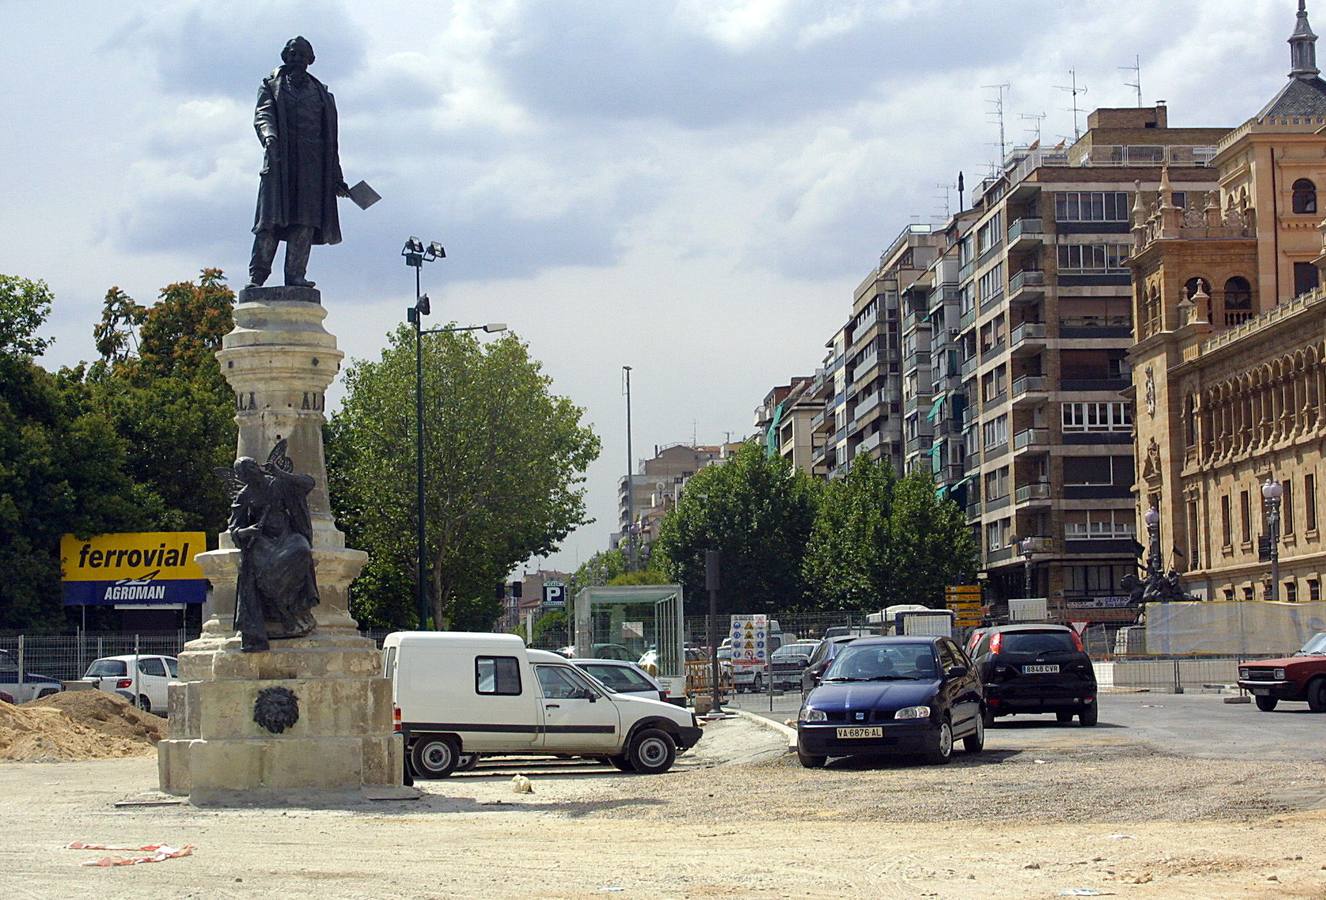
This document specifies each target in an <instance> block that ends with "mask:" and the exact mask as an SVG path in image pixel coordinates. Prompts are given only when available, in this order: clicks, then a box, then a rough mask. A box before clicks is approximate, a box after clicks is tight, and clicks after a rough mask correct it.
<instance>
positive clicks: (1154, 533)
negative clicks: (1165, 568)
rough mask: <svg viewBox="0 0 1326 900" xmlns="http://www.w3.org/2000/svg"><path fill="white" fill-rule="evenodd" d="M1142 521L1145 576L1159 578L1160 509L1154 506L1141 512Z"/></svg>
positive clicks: (1160, 563)
mask: <svg viewBox="0 0 1326 900" xmlns="http://www.w3.org/2000/svg"><path fill="white" fill-rule="evenodd" d="M1142 521H1143V522H1144V523H1145V524H1146V534H1147V551H1146V574H1147V578H1148V579H1155V578H1159V577H1160V575H1161V565H1162V562H1161V559H1160V510H1158V509H1156V508H1155V507H1154V506H1153V507H1151V508H1150V509H1148V510H1147V511H1146V512H1145V513H1144V514H1143V516H1142Z"/></svg>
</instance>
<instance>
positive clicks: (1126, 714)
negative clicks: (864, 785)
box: [733, 693, 1326, 762]
mask: <svg viewBox="0 0 1326 900" xmlns="http://www.w3.org/2000/svg"><path fill="white" fill-rule="evenodd" d="M1227 696H1229V695H1228V694H1214V693H1210V694H1206V693H1201V694H1199V693H1188V694H1151V693H1143V694H1101V695H1100V724H1099V725H1097V726H1096V727H1095V728H1094V729H1083V728H1082V727H1081V726H1079V725H1078V724H1077V723H1076V721H1074V723H1073V724H1071V725H1060V724H1059V723H1057V722H1056V721H1055V720H1054V716H1012V717H1009V718H1002V719H998V720H997V721H996V722H995V726H994V728H992V729H990V730H989V731H987V732H986V737H985V746H986V748H987V749H992V750H997V749H1006V748H1027V747H1046V748H1051V747H1054V748H1058V747H1064V746H1071V745H1073V744H1075V743H1078V742H1079V741H1080V739H1081V736H1082V732H1083V731H1092V732H1093V734H1092V737H1093V738H1106V737H1107V736H1108V739H1110V740H1111V741H1115V740H1117V741H1119V742H1123V743H1138V744H1146V745H1150V746H1152V747H1155V748H1156V749H1158V750H1163V751H1168V752H1170V753H1175V754H1179V755H1181V756H1189V757H1194V758H1199V759H1243V760H1263V759H1266V760H1307V761H1316V762H1326V714H1315V713H1311V712H1309V711H1308V706H1307V704H1306V703H1287V702H1281V704H1280V706H1279V707H1278V708H1277V709H1276V710H1275V712H1269V713H1266V712H1262V711H1260V710H1259V709H1257V707H1256V706H1255V705H1253V704H1251V703H1225V702H1224V699H1225V697H1227ZM733 705H736V706H738V707H740V708H741V709H744V710H747V711H749V712H753V713H756V714H758V715H761V716H764V717H766V718H770V719H773V720H774V721H776V722H785V721H786V720H788V719H795V718H796V714H797V710H798V709H799V708H800V706H801V697H800V695H799V694H783V695H781V696H777V697H775V698H774V700H773V711H772V712H771V711H770V709H769V697H768V695H767V694H760V695H754V694H739V695H738V696H737V699H736V703H735V704H733Z"/></svg>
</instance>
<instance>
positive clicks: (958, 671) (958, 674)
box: [944, 666, 967, 678]
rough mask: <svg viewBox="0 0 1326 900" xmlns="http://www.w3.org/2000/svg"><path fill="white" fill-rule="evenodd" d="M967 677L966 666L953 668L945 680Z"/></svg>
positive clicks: (945, 674) (945, 675)
mask: <svg viewBox="0 0 1326 900" xmlns="http://www.w3.org/2000/svg"><path fill="white" fill-rule="evenodd" d="M966 676H967V667H966V666H953V667H952V668H950V669H949V670H948V671H947V672H945V673H944V677H945V678H965V677H966Z"/></svg>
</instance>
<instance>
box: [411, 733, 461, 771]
mask: <svg viewBox="0 0 1326 900" xmlns="http://www.w3.org/2000/svg"><path fill="white" fill-rule="evenodd" d="M459 762H460V748H459V747H457V746H456V739H455V738H453V737H449V736H446V735H433V736H429V737H421V738H419V740H417V741H415V742H414V747H413V748H412V749H411V750H410V764H411V765H412V766H413V768H414V774H415V775H417V776H419V777H420V778H446V777H447V776H448V775H450V774H451V773H452V772H454V771H456V766H457V764H459Z"/></svg>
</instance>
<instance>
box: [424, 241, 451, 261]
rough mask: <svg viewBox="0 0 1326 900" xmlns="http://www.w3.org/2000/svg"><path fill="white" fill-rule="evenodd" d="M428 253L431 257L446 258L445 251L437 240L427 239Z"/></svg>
mask: <svg viewBox="0 0 1326 900" xmlns="http://www.w3.org/2000/svg"><path fill="white" fill-rule="evenodd" d="M428 255H429V257H430V258H432V259H446V258H447V251H446V250H445V249H444V248H443V246H442V245H441V244H439V243H438V242H437V241H429V242H428Z"/></svg>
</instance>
